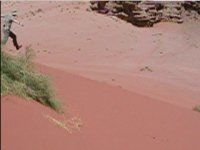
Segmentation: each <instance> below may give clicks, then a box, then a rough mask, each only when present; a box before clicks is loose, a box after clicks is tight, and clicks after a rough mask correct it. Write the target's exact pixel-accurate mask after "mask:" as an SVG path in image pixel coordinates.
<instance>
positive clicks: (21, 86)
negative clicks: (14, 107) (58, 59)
mask: <svg viewBox="0 0 200 150" xmlns="http://www.w3.org/2000/svg"><path fill="white" fill-rule="evenodd" d="M33 56H34V55H33V50H32V49H31V48H30V46H29V47H27V48H26V52H25V54H24V55H22V56H10V55H8V54H6V53H5V52H3V51H1V93H3V94H4V93H13V94H15V95H17V96H21V97H25V98H31V99H34V100H36V101H38V102H40V103H42V104H44V105H47V106H50V107H51V108H53V109H55V110H57V111H60V110H61V105H60V103H59V102H58V101H57V100H56V99H55V96H54V94H53V91H52V89H51V86H50V84H49V81H48V78H47V77H46V76H45V75H43V74H41V73H39V72H36V71H34V70H33V67H32V64H31V62H30V60H31V58H32V57H33Z"/></svg>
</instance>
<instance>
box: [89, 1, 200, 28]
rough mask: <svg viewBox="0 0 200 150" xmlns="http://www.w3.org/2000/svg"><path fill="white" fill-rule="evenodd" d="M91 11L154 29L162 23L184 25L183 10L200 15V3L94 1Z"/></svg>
mask: <svg viewBox="0 0 200 150" xmlns="http://www.w3.org/2000/svg"><path fill="white" fill-rule="evenodd" d="M91 9H92V10H96V11H98V12H99V13H103V14H108V15H114V16H117V17H119V18H121V19H123V20H126V21H127V22H130V23H132V24H134V25H136V26H140V27H152V26H153V25H154V24H155V23H158V22H160V21H167V22H175V23H183V17H182V11H183V9H184V10H187V9H192V10H195V11H197V12H198V13H200V2H173V1H171V2H167V1H93V2H91Z"/></svg>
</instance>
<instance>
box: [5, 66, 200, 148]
mask: <svg viewBox="0 0 200 150" xmlns="http://www.w3.org/2000/svg"><path fill="white" fill-rule="evenodd" d="M38 68H39V69H40V70H42V71H43V72H45V73H47V74H50V75H51V78H52V79H53V83H54V86H55V89H56V93H57V94H58V95H59V96H61V97H62V102H63V103H64V104H67V105H68V109H69V110H71V111H72V112H78V114H79V115H80V117H81V119H82V120H83V127H82V129H81V131H80V132H77V133H73V134H68V133H67V132H66V131H65V130H63V129H62V128H59V127H56V125H54V124H52V123H50V122H49V121H48V120H47V119H46V118H45V117H43V114H47V115H54V116H55V117H58V115H55V114H53V112H51V111H50V109H48V108H46V107H44V106H41V105H39V104H36V103H35V102H27V101H23V100H21V99H18V98H17V99H16V98H15V97H5V98H3V100H2V114H3V116H2V137H3V139H2V148H3V149H5V150H11V149H22V150H23V149H30V150H31V149H33V150H35V149H37V150H40V149H41V150H42V149H44V148H45V149H49V150H51V149H52V150H55V149H74V150H75V149H80V150H81V149H82V150H85V149H97V150H101V149H105V150H110V149H115V150H118V149H119V150H121V149H124V148H125V149H127V150H129V149H130V150H131V149H141V150H143V149H152V150H153V149H170V150H177V149H181V150H188V149H193V150H198V149H199V148H200V143H199V138H200V131H199V130H198V129H199V126H200V117H199V114H198V113H197V112H192V111H190V110H187V109H184V108H179V107H177V106H173V105H170V104H166V103H164V102H161V101H158V100H155V99H151V98H148V97H145V96H142V95H139V94H136V93H132V92H128V91H126V90H124V89H122V88H120V87H116V86H110V85H108V84H106V83H103V82H96V81H92V80H88V79H85V78H82V77H79V76H75V75H72V74H69V73H66V72H63V71H59V70H56V69H52V68H48V67H44V66H39V67H38ZM6 98H7V100H6ZM65 111H67V110H65Z"/></svg>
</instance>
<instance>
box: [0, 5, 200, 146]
mask: <svg viewBox="0 0 200 150" xmlns="http://www.w3.org/2000/svg"><path fill="white" fill-rule="evenodd" d="M87 7H88V3H80V2H15V3H12V2H5V3H3V4H2V12H6V11H8V10H10V9H13V8H15V9H18V10H19V16H20V17H19V19H20V20H22V22H23V23H24V25H25V27H24V28H21V27H18V26H17V25H13V31H14V32H16V33H17V35H18V40H19V42H20V43H22V44H23V46H24V47H25V46H27V45H28V44H32V48H33V49H34V50H35V52H36V58H35V60H34V61H35V63H36V64H37V68H38V69H39V70H40V71H42V72H44V73H47V74H48V75H49V76H50V77H51V78H52V81H53V85H54V88H55V91H56V93H57V95H58V97H59V98H60V99H61V101H62V102H63V105H64V106H65V112H66V113H65V116H66V117H67V118H70V117H72V116H79V117H80V118H81V119H82V120H83V124H84V125H83V127H82V128H81V131H80V132H75V133H73V134H69V133H67V132H66V131H65V130H64V129H62V128H59V127H57V126H56V125H55V124H54V123H52V122H50V121H49V120H48V119H47V118H45V117H44V114H47V115H50V116H53V117H55V118H57V119H62V118H63V115H62V114H56V113H55V112H53V111H52V110H50V109H49V108H47V107H45V106H41V105H39V104H38V103H36V102H32V101H28V102H27V101H23V100H21V99H20V98H16V97H14V96H6V97H3V99H2V101H1V104H2V148H3V149H5V150H12V149H21V150H25V149H28V150H31V149H33V150H40V149H41V150H43V149H48V150H51V149H52V150H55V149H71V150H81V149H83V150H93V149H95V150H98V149H99V150H102V149H104V150H118V149H119V150H121V149H128V150H129V149H131V150H132V149H139V150H144V149H150V150H151V149H152V150H155V149H156V150H157V149H158V150H160V149H167V150H168V149H170V150H199V149H200V143H199V139H200V130H199V127H200V117H199V114H198V113H196V112H193V111H192V107H193V106H194V105H196V104H199V103H200V82H199V75H200V69H199V66H200V61H199V56H200V51H199V47H200V45H199V42H198V39H199V35H198V34H197V33H198V32H199V31H200V30H199V22H196V23H195V24H192V23H184V24H182V25H178V24H170V23H161V24H158V25H156V26H155V27H154V28H150V29H149V28H148V29H146V28H136V27H134V26H132V25H130V24H127V23H126V22H123V21H121V20H119V19H116V18H113V17H110V16H104V15H100V14H96V13H94V12H88V11H86V8H87ZM22 8H23V9H22ZM39 8H40V9H42V12H39V13H35V14H34V15H33V14H32V12H36V11H37V10H38V9H39ZM30 11H32V12H30ZM24 47H23V49H21V50H20V51H19V52H16V51H15V50H13V45H12V43H11V40H9V41H8V44H7V49H8V51H9V52H11V53H12V54H17V53H21V52H22V53H23V52H24ZM145 66H147V68H149V70H148V69H143V68H145ZM81 76H84V77H81ZM97 80H98V81H97ZM99 81H100V82H99ZM138 93H139V94H138ZM6 99H7V100H6Z"/></svg>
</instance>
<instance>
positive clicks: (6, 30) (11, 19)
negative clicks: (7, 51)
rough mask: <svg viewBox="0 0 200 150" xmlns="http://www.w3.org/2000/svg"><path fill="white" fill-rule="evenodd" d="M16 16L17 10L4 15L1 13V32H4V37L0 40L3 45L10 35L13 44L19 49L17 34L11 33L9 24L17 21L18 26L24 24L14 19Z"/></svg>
mask: <svg viewBox="0 0 200 150" xmlns="http://www.w3.org/2000/svg"><path fill="white" fill-rule="evenodd" d="M16 17H17V11H16V10H14V11H12V12H11V13H8V14H5V15H1V18H2V19H3V20H4V22H3V33H4V37H3V39H2V40H1V44H3V45H5V44H6V42H7V41H8V38H9V37H11V38H12V40H13V44H14V46H15V47H16V49H17V50H19V49H20V48H21V47H22V45H19V44H18V43H17V36H16V35H15V33H13V32H12V31H11V25H12V23H13V22H14V23H17V24H18V25H20V26H22V27H23V26H24V25H23V24H22V23H21V22H19V21H18V20H16Z"/></svg>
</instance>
